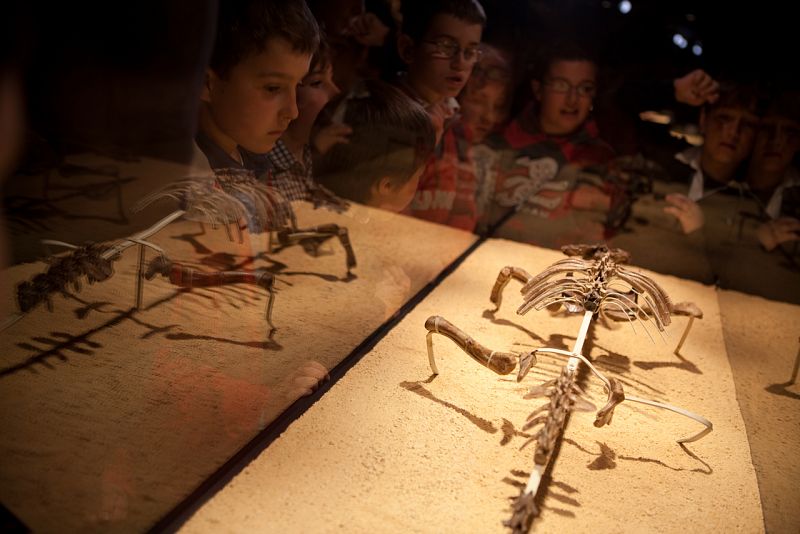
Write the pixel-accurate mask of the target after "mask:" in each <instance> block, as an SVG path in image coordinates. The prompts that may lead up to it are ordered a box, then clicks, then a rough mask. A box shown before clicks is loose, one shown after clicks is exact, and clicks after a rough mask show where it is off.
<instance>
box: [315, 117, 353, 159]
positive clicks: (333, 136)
mask: <svg viewBox="0 0 800 534" xmlns="http://www.w3.org/2000/svg"><path fill="white" fill-rule="evenodd" d="M351 133H353V129H352V128H351V127H350V126H348V125H346V124H339V123H333V124H329V125H328V126H325V127H323V128H320V129H319V130H317V133H316V135H315V136H314V139H312V140H311V143H312V144H313V146H314V148H315V149H316V151H317V152H319V153H320V154H325V153H326V152H327V151H328V150H330V149H331V147H333V146H334V145H338V144H339V143H348V142H349V141H350V134H351Z"/></svg>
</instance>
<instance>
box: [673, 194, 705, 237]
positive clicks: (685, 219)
mask: <svg viewBox="0 0 800 534" xmlns="http://www.w3.org/2000/svg"><path fill="white" fill-rule="evenodd" d="M665 200H666V201H667V202H668V203H669V204H670V205H669V206H667V207H665V208H664V213H669V214H670V215H672V216H673V217H675V218H676V219H678V222H680V223H681V229H682V230H683V233H684V234H691V233H692V232H694V231H695V230H699V229H700V228H702V227H703V224H704V223H705V219H704V217H703V210H702V209H701V208H700V206H699V205H698V204H697V202H695V201H693V200H690V199H689V197H687V196H686V195H681V194H679V193H672V194H669V195H667V196H666V198H665Z"/></svg>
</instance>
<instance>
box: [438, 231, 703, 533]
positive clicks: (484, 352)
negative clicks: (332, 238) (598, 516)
mask: <svg viewBox="0 0 800 534" xmlns="http://www.w3.org/2000/svg"><path fill="white" fill-rule="evenodd" d="M562 250H563V252H564V253H565V254H567V256H569V257H568V258H566V259H563V260H560V261H558V262H556V263H554V264H553V265H551V266H550V267H548V268H547V269H545V270H544V271H542V272H541V273H540V274H538V275H536V276H531V275H530V274H528V273H527V272H526V271H524V270H523V269H520V268H518V267H506V268H504V269H503V270H501V272H500V273H499V275H498V278H497V281H496V283H495V285H494V287H493V288H492V293H491V297H490V299H491V301H492V302H493V303H494V304H495V305H496V306H497V309H499V308H500V303H501V301H502V291H503V288H504V287H505V286H506V285H507V284H508V282H509V281H510V280H511V279H512V278H513V279H517V280H520V281H521V282H523V283H524V284H525V285H524V286H523V288H522V291H521V292H522V295H523V303H522V305H520V307H519V308H518V309H517V313H518V314H520V315H524V314H525V313H527V312H528V311H530V310H531V309H536V310H542V309H544V308H547V309H549V310H550V311H553V312H556V311H558V310H560V309H562V308H563V309H565V310H566V311H567V312H570V313H583V322H582V323H581V327H580V331H579V333H578V336H577V339H576V341H575V345H574V346H573V348H572V350H571V351H567V350H562V349H556V348H550V347H543V348H538V349H535V350H533V351H530V352H528V353H524V354H519V355H515V354H512V353H505V352H497V351H492V350H490V349H488V348H486V347H484V346H483V345H481V344H480V343H478V342H477V341H475V340H474V339H472V338H471V337H470V336H468V335H467V334H466V333H464V332H463V331H461V330H460V329H459V328H458V327H456V326H454V325H452V324H451V323H449V322H448V321H446V320H445V319H443V318H442V317H439V316H432V317H430V318H428V320H427V321H426V322H425V328H426V329H427V330H428V336H427V344H428V359H429V362H430V365H431V370H432V371H433V373H434V374H439V371H438V368H437V367H436V362H435V360H434V356H433V341H432V336H433V334H442V335H445V336H446V337H448V338H450V339H451V340H453V341H454V342H455V343H456V344H457V345H458V346H459V347H460V348H461V349H462V350H464V352H466V353H467V354H469V355H470V356H471V357H472V358H473V359H474V360H476V361H477V362H478V363H480V364H481V365H483V366H485V367H487V368H489V369H491V370H492V371H494V372H495V373H498V374H503V375H504V374H508V373H511V372H512V371H513V370H514V368H515V367H516V364H517V361H518V363H519V369H518V372H517V381H521V380H522V379H523V378H524V377H525V376H526V375H527V374H528V372H529V371H530V369H531V366H532V365H534V364H535V363H536V360H537V356H538V355H540V354H551V355H554V356H560V357H566V358H567V363H566V364H565V365H564V367H563V368H562V370H561V373H560V375H559V376H558V377H557V378H555V379H554V380H549V381H547V382H545V383H543V384H540V385H537V386H534V387H532V388H531V389H530V390H529V391H528V393H527V394H526V395H525V398H534V397H541V396H546V397H549V401H548V403H547V404H545V405H543V406H541V407H539V408H538V409H536V410H534V411H533V412H532V413H531V414H530V415H529V416H528V419H527V421H526V423H525V425H524V427H523V430H529V429H531V428H534V427H539V430H538V432H537V433H536V434H535V435H534V437H533V438H531V440H529V441H528V442H527V443H526V444H525V445H523V447H524V446H526V445H528V444H529V443H531V442H535V443H536V448H535V451H534V454H533V461H534V469H533V470H532V472H531V475H530V478H529V480H528V483H527V485H526V486H525V487H524V488H523V489H522V490H521V492H520V495H519V496H518V497H517V498H516V500H515V501H514V504H513V506H512V515H511V518H510V519H509V520H507V521H505V525H506V526H507V527H509V528H511V530H512V531H513V532H515V533H516V532H527V531H528V529H529V528H530V525H531V523H532V521H533V519H534V517H536V516H537V515H538V514H539V510H538V507H537V505H536V502H535V499H536V495H537V492H538V491H539V486H540V482H541V479H542V476H543V474H544V472H545V470H546V469H547V467H548V465H549V464H550V462H551V458H552V454H553V450H554V449H555V448H556V445H557V443H558V441H559V440H560V438H561V436H562V434H563V432H564V427H565V426H566V422H567V419H568V417H569V413H570V412H571V411H572V410H573V409H582V410H589V411H594V409H595V408H594V406H593V405H592V404H591V403H590V402H588V401H586V400H585V399H583V396H584V392H583V391H582V390H581V388H580V387H579V386H578V385H577V384H576V376H577V371H578V366H579V365H580V364H581V363H583V364H584V365H586V366H587V368H588V369H589V370H590V371H591V372H592V373H593V374H594V375H595V376H597V377H598V378H599V379H600V380H601V381H602V382H603V385H604V386H605V389H606V390H607V393H608V398H607V401H606V404H605V406H603V407H602V408H601V409H600V410H598V411H597V413H596V417H595V421H594V425H595V426H596V427H601V426H603V425H606V424H609V423H611V419H612V417H613V415H614V408H615V407H616V406H617V405H618V404H619V403H621V402H622V401H625V400H627V401H631V402H638V403H642V404H647V405H650V406H654V407H657V408H664V409H667V410H670V411H673V412H676V413H679V414H681V415H685V416H687V417H689V418H691V419H694V420H695V421H697V422H699V423H701V424H703V425H704V428H703V430H701V431H700V432H698V433H696V434H694V435H692V436H688V437H685V438H681V439H679V440H678V443H688V442H692V441H696V440H698V439H700V438H702V437H703V436H704V435H706V434H707V433H709V432H711V430H712V424H711V422H710V421H708V420H707V419H705V418H704V417H702V416H699V415H697V414H694V413H691V412H689V411H687V410H684V409H682V408H678V407H676V406H672V405H670V404H665V403H661V402H657V401H652V400H647V399H642V398H639V397H635V396H632V395H627V394H626V393H625V392H624V391H623V389H622V384H621V383H620V382H619V381H618V380H616V379H615V378H608V377H606V376H605V375H603V374H602V373H601V372H600V371H598V369H597V368H596V367H595V366H594V365H593V364H592V363H591V361H590V360H589V359H588V358H587V357H586V356H584V355H583V353H582V351H583V345H584V342H585V340H586V336H587V333H588V331H589V326H590V324H591V322H592V320H593V319H595V318H597V317H601V318H605V319H610V320H613V321H627V322H629V323H630V325H631V326H632V327H633V328H634V331H635V326H634V321H636V322H638V323H640V324H641V325H642V328H643V330H645V332H647V333H648V335H649V332H648V327H647V324H648V323H652V324H654V325H655V327H656V329H657V330H658V331H659V332H663V331H664V329H665V327H666V326H667V325H669V324H670V322H671V319H670V315H673V314H674V315H686V316H688V317H689V321H688V324H687V328H686V330H685V331H684V333H683V335H682V337H681V340H680V342H679V344H678V347H677V348H676V349H675V353H677V352H678V351H679V350H680V348H681V346H682V345H683V343H684V341H685V340H686V336H687V335H688V332H689V329H690V327H691V324H692V322H693V321H694V319H695V318H701V317H702V312H701V311H700V309H699V308H698V307H697V306H696V305H694V304H692V303H681V304H678V305H673V304H672V303H671V301H670V299H669V297H668V296H667V294H666V293H665V292H664V290H663V289H662V288H661V287H660V286H659V285H658V284H657V283H656V282H655V281H653V280H652V279H650V278H649V277H647V276H645V275H643V274H640V273H637V272H634V271H632V270H630V269H628V268H626V267H623V266H622V264H624V263H626V262H627V261H628V260H629V255H628V253H627V252H625V251H623V250H620V249H609V248H607V247H605V246H604V245H570V246H566V247H563V248H562ZM650 337H651V339H652V336H650Z"/></svg>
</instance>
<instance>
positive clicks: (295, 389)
mask: <svg viewBox="0 0 800 534" xmlns="http://www.w3.org/2000/svg"><path fill="white" fill-rule="evenodd" d="M327 380H330V376H329V375H328V370H327V369H325V367H324V366H323V365H322V364H321V363H319V362H315V361H313V360H309V361H307V362H305V363H304V364H303V365H301V366H300V367H299V368H297V370H296V371H295V372H294V373H292V374H291V375H290V376H289V380H288V394H289V396H290V397H291V398H292V399H296V398H299V397H305V396H308V395H311V394H312V393H314V392H315V391H316V390H317V389H318V388H319V386H320V385H321V384H322V383H323V382H326V381H327Z"/></svg>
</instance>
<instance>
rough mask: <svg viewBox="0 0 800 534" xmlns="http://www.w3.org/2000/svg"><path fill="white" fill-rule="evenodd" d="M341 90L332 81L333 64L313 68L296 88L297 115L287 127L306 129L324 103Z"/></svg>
mask: <svg viewBox="0 0 800 534" xmlns="http://www.w3.org/2000/svg"><path fill="white" fill-rule="evenodd" d="M340 92H341V91H340V90H339V88H338V87H336V84H335V83H333V66H332V65H330V64H328V66H326V67H325V68H323V69H320V70H315V71H314V72H311V73H309V74H308V75H307V76H306V77H305V78H303V85H301V86H300V87H298V88H297V110H298V113H299V116H298V117H297V120H295V121H293V122H292V125H291V126H290V127H289V129H294V128H295V127H298V128H304V129H305V130H308V129H309V128H311V126H313V124H314V121H315V120H316V119H317V115H319V112H320V111H322V108H324V107H325V104H327V103H328V102H330V100H331V99H332V98H333V97H335V96H336V95H338V94H339V93H340Z"/></svg>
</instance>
